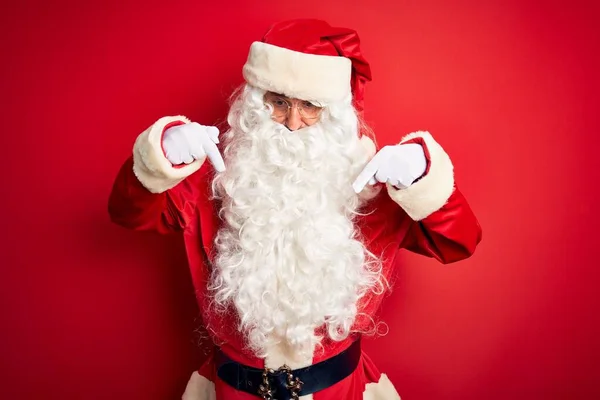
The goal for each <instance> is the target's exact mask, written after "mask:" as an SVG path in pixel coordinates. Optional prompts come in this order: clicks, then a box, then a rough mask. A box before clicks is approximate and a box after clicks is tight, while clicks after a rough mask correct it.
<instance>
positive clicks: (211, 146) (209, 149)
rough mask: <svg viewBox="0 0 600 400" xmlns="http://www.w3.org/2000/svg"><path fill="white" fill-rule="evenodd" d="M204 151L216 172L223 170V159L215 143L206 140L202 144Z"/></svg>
mask: <svg viewBox="0 0 600 400" xmlns="http://www.w3.org/2000/svg"><path fill="white" fill-rule="evenodd" d="M204 151H205V152H206V155H207V157H208V159H209V160H210V162H211V164H212V165H213V166H214V167H215V170H217V172H223V171H225V161H223V157H222V156H221V153H220V152H219V149H218V148H217V145H216V144H215V143H213V142H211V141H208V140H207V142H206V143H205V144H204Z"/></svg>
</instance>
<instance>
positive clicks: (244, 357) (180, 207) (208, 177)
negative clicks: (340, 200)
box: [109, 116, 481, 399]
mask: <svg viewBox="0 0 600 400" xmlns="http://www.w3.org/2000/svg"><path fill="white" fill-rule="evenodd" d="M182 123H189V120H188V119H187V118H185V117H182V116H177V117H164V118H161V119H160V120H158V121H157V122H156V123H155V124H153V125H152V126H151V127H150V128H148V129H147V130H146V131H145V132H143V133H142V134H140V136H139V137H138V138H137V140H136V143H135V145H134V151H133V156H132V157H130V158H129V159H128V160H127V161H126V162H125V163H124V164H123V166H122V168H121V170H120V171H119V173H118V175H117V177H116V180H115V182H114V186H113V190H112V192H111V195H110V198H109V213H110V216H111V218H112V220H113V221H114V222H115V223H117V224H119V225H121V226H124V227H126V228H130V229H135V230H153V231H157V232H159V233H171V232H181V233H182V234H183V238H184V241H185V247H186V251H187V257H188V261H189V267H190V270H191V275H192V279H193V284H194V287H195V289H196V294H197V299H198V304H199V308H200V311H201V313H202V319H203V324H204V326H205V328H206V330H207V331H208V332H209V334H210V336H211V338H212V339H213V341H214V342H215V343H216V344H217V345H219V346H220V347H221V348H222V350H223V351H224V352H225V353H226V354H227V355H228V356H229V357H230V358H232V359H234V360H236V361H238V362H240V363H243V364H246V365H249V366H253V367H256V368H264V367H265V366H268V367H270V368H278V367H279V366H281V364H282V362H281V361H282V359H284V357H283V356H282V354H272V355H269V356H268V357H267V359H266V360H262V359H258V358H257V357H256V356H254V355H253V354H252V353H250V352H249V351H248V350H247V349H246V347H245V346H244V338H243V336H242V334H241V333H240V332H239V331H238V329H237V326H238V323H237V320H236V316H235V315H215V314H214V313H211V312H209V311H208V310H209V306H208V302H209V297H208V295H207V289H206V288H207V282H208V279H209V275H210V273H209V271H210V268H211V267H210V263H211V260H212V259H213V256H214V254H213V239H214V237H215V235H216V233H217V231H218V229H219V227H220V220H219V218H218V213H217V211H218V207H219V205H218V204H215V202H214V201H211V200H210V197H211V196H210V195H211V193H210V190H211V189H210V185H211V181H212V177H213V175H214V172H213V170H212V168H211V165H210V163H208V162H206V163H205V162H204V161H205V160H197V161H195V162H194V163H192V164H189V165H185V166H182V167H174V166H172V165H171V164H170V162H168V160H167V159H166V158H165V157H164V153H163V150H162V145H161V143H162V134H163V132H164V130H165V129H167V128H169V127H170V126H173V125H177V124H182ZM407 142H418V143H420V144H421V145H422V146H423V147H424V149H425V154H426V156H427V159H428V167H427V172H426V174H425V176H423V177H422V178H421V179H419V180H418V181H417V182H415V183H413V185H411V186H410V187H409V188H407V189H403V190H397V189H395V188H393V187H391V186H389V185H388V186H387V188H386V190H382V191H381V192H380V193H379V194H378V195H377V196H376V197H375V198H374V199H372V200H371V201H370V202H368V203H367V205H366V207H365V209H364V210H363V211H365V212H364V216H362V217H359V219H358V220H357V221H356V223H357V226H358V227H359V230H360V232H361V236H362V237H363V238H364V242H365V245H366V247H367V248H368V249H369V250H370V251H371V252H373V253H374V254H376V255H379V256H380V257H381V259H382V260H384V265H383V271H382V272H383V276H384V277H385V278H386V279H387V280H388V281H390V280H391V279H390V278H391V276H392V273H393V269H394V266H395V257H396V254H397V252H398V250H399V249H407V250H409V251H412V252H415V253H419V254H422V255H425V256H427V257H433V258H435V259H437V260H439V261H440V262H442V263H444V264H447V263H452V262H455V261H459V260H462V259H465V258H467V257H469V256H470V255H471V254H473V252H474V250H475V248H476V246H477V244H478V243H479V242H480V240H481V228H480V226H479V223H478V221H477V219H476V217H475V215H474V214H473V212H472V210H471V208H470V207H469V205H468V203H467V201H466V200H465V198H464V197H463V195H462V194H461V192H460V191H459V190H458V188H457V187H456V184H455V182H454V174H453V166H452V163H451V161H450V158H449V157H448V155H447V154H446V153H445V152H444V150H443V149H442V147H441V146H440V145H439V144H438V143H437V142H435V140H434V139H433V138H432V136H431V135H430V134H429V133H427V132H416V133H413V134H410V135H408V136H406V137H405V138H403V139H402V141H401V142H400V143H407ZM382 297H383V296H381V295H379V296H378V295H375V294H371V295H370V296H367V297H365V298H363V299H362V300H361V304H360V305H359V310H360V312H361V314H363V315H364V316H362V317H358V318H357V320H356V323H355V328H357V330H360V331H364V330H368V329H369V328H371V327H372V326H370V325H372V324H373V319H372V318H370V317H372V316H374V315H375V313H376V311H377V310H378V308H379V305H380V302H381V300H382ZM355 339H356V337H355V336H350V337H349V338H348V339H346V340H344V341H341V342H335V341H332V340H328V339H324V341H323V348H322V349H321V351H316V352H315V354H314V355H313V358H312V360H306V362H305V363H303V365H296V366H293V365H292V367H293V368H299V367H303V366H306V365H310V363H317V362H319V361H322V360H323V359H327V358H329V357H331V356H333V355H335V354H338V353H339V352H341V351H343V350H344V349H346V348H347V347H348V346H349V345H350V344H351V343H352V341H353V340H355ZM282 357H283V358H282ZM304 364H305V365H304ZM199 372H200V375H201V376H200V375H198V374H194V375H193V376H192V379H191V380H190V385H188V390H187V391H186V393H188V395H187V398H190V399H192V398H194V399H204V398H206V399H209V398H214V397H211V396H214V395H211V394H209V392H212V391H213V390H215V389H214V388H213V386H212V385H207V382H216V383H217V385H216V394H217V396H218V397H217V398H227V399H251V398H252V397H248V395H247V394H244V393H234V392H231V388H227V387H226V386H225V385H224V384H221V383H219V382H217V381H218V379H217V378H216V376H215V370H214V365H212V363H211V358H210V357H209V359H208V361H207V363H206V364H205V365H204V366H203V368H201V369H200V371H199ZM381 375H382V374H380V373H379V371H377V369H376V368H375V367H374V366H373V365H372V363H371V362H370V360H369V359H368V357H366V356H363V359H362V360H361V363H360V365H359V368H357V371H356V372H355V373H354V374H353V375H352V376H350V377H348V378H346V379H345V380H344V381H343V382H340V383H338V384H336V385H334V387H331V388H328V389H326V390H324V391H323V392H319V393H316V394H315V395H314V398H315V399H329V398H332V399H333V398H336V399H339V398H345V399H352V398H356V399H360V398H362V393H363V392H364V391H365V385H367V384H369V383H377V382H379V383H380V384H381V383H382V382H381V381H382V379H383V378H385V377H382V376H381ZM385 379H387V378H385ZM194 381H195V382H194ZM384 384H389V382H387V381H386V382H384ZM192 386H195V387H192ZM389 386H390V387H391V384H389ZM379 389H381V388H379ZM379 389H378V390H379ZM192 392H194V393H193V394H189V393H192ZM196 392H198V393H200V392H202V393H201V394H196ZM392 392H393V387H391V389H390V391H389V393H392ZM386 393H388V392H386ZM394 393H395V392H394ZM353 396H356V397H353ZM396 396H397V395H396ZM184 398H186V397H185V396H184ZM374 398H378V397H374ZM380 398H382V399H387V398H394V397H385V395H384V397H380Z"/></svg>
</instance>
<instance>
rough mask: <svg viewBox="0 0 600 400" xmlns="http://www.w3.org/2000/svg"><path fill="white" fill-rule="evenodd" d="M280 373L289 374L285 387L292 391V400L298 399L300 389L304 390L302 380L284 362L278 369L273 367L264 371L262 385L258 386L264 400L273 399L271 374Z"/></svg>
mask: <svg viewBox="0 0 600 400" xmlns="http://www.w3.org/2000/svg"><path fill="white" fill-rule="evenodd" d="M279 373H285V374H287V381H286V383H285V387H286V389H287V390H289V391H290V395H291V396H292V400H298V399H299V398H300V395H299V393H300V390H302V385H304V382H302V381H301V380H300V379H299V378H295V377H294V374H293V373H292V369H291V368H290V367H288V366H287V365H285V364H283V366H282V367H280V368H279V369H277V370H273V369H272V368H266V367H265V369H264V370H263V373H262V380H263V381H262V385H260V386H259V387H258V394H259V396H261V397H262V398H263V399H264V400H273V389H272V388H271V383H270V382H269V375H275V374H279Z"/></svg>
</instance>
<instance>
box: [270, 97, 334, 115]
mask: <svg viewBox="0 0 600 400" xmlns="http://www.w3.org/2000/svg"><path fill="white" fill-rule="evenodd" d="M293 103H296V104H295V105H294V104H293ZM265 104H267V105H268V106H270V107H271V109H272V110H273V114H272V115H273V117H275V118H287V117H288V116H289V114H290V111H291V109H292V107H296V109H297V110H298V113H300V116H301V117H302V118H303V119H306V120H314V119H317V118H319V117H320V116H321V112H322V111H323V107H322V106H320V105H319V104H315V103H314V102H310V101H306V100H295V101H294V100H292V99H288V98H287V97H283V96H280V95H277V94H275V93H270V92H269V93H267V94H265Z"/></svg>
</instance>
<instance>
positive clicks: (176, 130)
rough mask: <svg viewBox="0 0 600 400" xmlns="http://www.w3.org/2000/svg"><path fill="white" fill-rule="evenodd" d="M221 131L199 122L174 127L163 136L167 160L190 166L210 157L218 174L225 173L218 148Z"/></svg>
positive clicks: (174, 163) (175, 163)
mask: <svg viewBox="0 0 600 400" xmlns="http://www.w3.org/2000/svg"><path fill="white" fill-rule="evenodd" d="M217 143H219V129H218V128H217V127H216V126H204V125H200V124H199V123H197V122H192V123H190V124H185V125H177V126H173V127H171V128H169V129H167V130H166V131H165V133H164V134H163V139H162V145H163V149H164V150H165V156H166V157H167V160H169V161H170V162H171V164H173V165H179V164H184V163H185V164H189V163H191V162H193V161H194V160H199V159H201V158H204V157H205V156H208V159H209V160H210V162H211V163H212V165H213V166H214V167H215V170H217V171H218V172H223V171H225V162H224V161H223V157H222V156H221V153H220V152H219V149H218V148H217Z"/></svg>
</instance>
